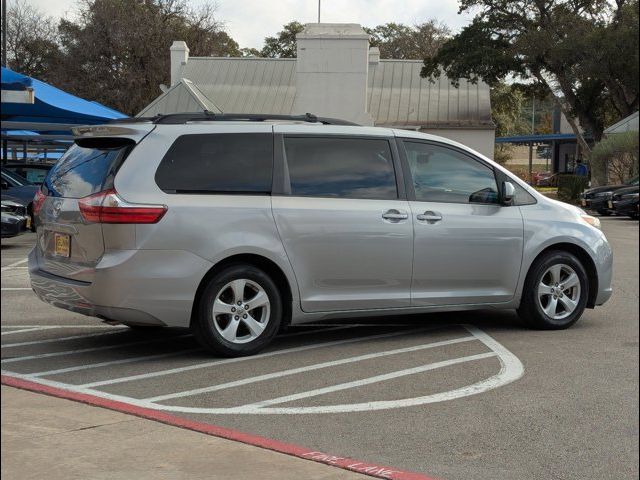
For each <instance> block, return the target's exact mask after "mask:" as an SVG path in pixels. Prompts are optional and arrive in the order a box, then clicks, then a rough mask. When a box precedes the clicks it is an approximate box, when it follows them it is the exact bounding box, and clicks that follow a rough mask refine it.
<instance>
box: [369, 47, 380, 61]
mask: <svg viewBox="0 0 640 480" xmlns="http://www.w3.org/2000/svg"><path fill="white" fill-rule="evenodd" d="M378 63H380V49H379V48H378V47H371V48H370V49H369V65H377V64H378Z"/></svg>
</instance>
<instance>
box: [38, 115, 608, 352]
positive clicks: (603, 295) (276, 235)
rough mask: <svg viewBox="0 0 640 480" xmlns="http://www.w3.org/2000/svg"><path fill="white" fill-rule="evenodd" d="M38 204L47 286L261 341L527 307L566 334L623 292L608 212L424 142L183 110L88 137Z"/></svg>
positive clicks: (212, 345)
mask: <svg viewBox="0 0 640 480" xmlns="http://www.w3.org/2000/svg"><path fill="white" fill-rule="evenodd" d="M75 134H76V140H75V145H73V146H72V147H71V148H70V149H69V150H68V151H67V153H66V154H65V155H64V157H63V158H62V159H61V160H60V161H59V162H58V163H57V164H56V166H55V167H54V168H53V169H52V170H51V172H50V174H49V176H48V177H47V179H46V181H45V182H44V184H43V186H42V189H41V191H40V192H39V193H38V194H37V196H36V199H35V201H34V210H35V212H36V222H37V237H38V240H37V245H36V247H35V248H34V250H33V251H32V252H31V254H30V257H29V271H30V274H31V282H32V286H33V289H34V291H35V292H36V294H37V295H38V296H39V297H40V298H41V299H42V300H44V301H46V302H48V303H51V304H53V305H55V306H58V307H61V308H65V309H68V310H72V311H74V312H81V313H84V314H86V315H91V316H96V317H99V318H102V319H105V320H108V321H111V322H119V323H122V324H126V325H130V326H133V327H135V326H149V325H156V326H163V325H166V326H179V327H190V328H191V329H192V331H193V332H194V334H195V335H196V337H197V338H198V339H199V341H200V342H201V343H202V344H204V345H205V346H206V347H207V348H209V349H210V350H211V351H213V352H215V353H217V354H221V355H228V356H235V355H249V354H253V353H255V352H258V351H259V350H261V349H263V348H264V347H265V346H266V345H267V344H268V343H269V342H270V341H271V340H272V339H273V337H274V336H275V335H276V334H277V333H278V331H279V330H281V328H282V327H284V326H286V325H288V324H294V323H301V322H308V321H313V320H318V319H325V318H345V317H354V316H372V315H389V314H399V313H427V312H438V311H452V310H471V309H478V308H497V309H517V310H518V312H519V314H520V316H521V317H522V318H523V319H524V320H525V321H526V322H527V323H528V324H529V325H530V326H532V327H535V328H545V329H561V328H566V327H569V326H570V325H572V324H573V323H575V322H576V321H577V320H578V319H579V318H580V316H581V315H582V313H583V311H584V309H585V307H586V308H593V307H595V306H597V305H602V304H603V303H605V302H606V301H607V300H608V299H609V297H610V296H611V275H612V266H611V265H612V253H611V248H610V246H609V243H608V242H607V239H606V238H605V236H604V234H603V233H602V232H601V231H600V229H599V226H600V224H599V221H598V219H596V218H594V217H591V216H589V215H587V214H586V213H585V212H584V211H582V210H580V209H579V208H576V207H573V206H570V205H567V204H564V203H560V202H557V201H554V200H551V199H548V198H546V197H544V196H542V195H540V194H538V193H537V192H536V191H535V190H533V189H531V188H530V187H529V186H527V185H526V184H524V183H523V182H521V181H520V180H519V179H518V178H517V177H515V176H513V175H512V174H510V173H509V172H508V171H507V170H505V169H504V168H502V167H500V166H499V165H497V164H496V163H494V162H492V161H491V160H489V159H487V158H486V157H483V156H482V155H480V154H478V153H477V152H475V151H473V150H471V149H469V148H467V147H465V146H464V145H460V144H458V143H455V142H453V141H450V140H447V139H444V138H440V137H436V136H432V135H426V134H422V133H416V132H411V131H406V130H393V129H387V128H373V127H360V126H353V125H350V124H347V122H341V121H332V120H326V119H318V118H316V117H314V116H311V115H306V116H300V117H278V116H255V115H215V116H214V115H212V114H207V113H203V114H176V115H165V116H159V117H155V118H153V119H138V120H133V119H130V120H127V121H124V122H120V123H113V124H109V125H103V126H96V127H82V128H79V129H76V130H75Z"/></svg>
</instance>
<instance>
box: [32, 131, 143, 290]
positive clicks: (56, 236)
mask: <svg viewBox="0 0 640 480" xmlns="http://www.w3.org/2000/svg"><path fill="white" fill-rule="evenodd" d="M140 127H142V128H140ZM152 129H153V125H140V126H138V125H136V127H135V128H132V129H127V128H124V127H122V126H118V127H108V126H101V127H87V128H86V129H84V130H83V135H82V136H80V137H78V138H76V140H75V141H74V144H73V145H72V146H71V147H70V148H69V150H67V152H66V153H65V154H64V156H63V157H62V158H61V159H60V160H59V161H58V163H57V164H56V165H55V166H54V167H53V168H52V169H51V171H50V172H49V174H48V175H47V177H46V179H45V181H44V182H43V184H42V187H41V190H40V192H38V193H37V194H36V199H35V201H34V213H35V217H36V226H37V243H36V253H37V257H38V264H39V268H40V269H41V270H43V271H45V272H48V273H51V274H54V275H57V276H61V277H66V278H70V279H74V280H79V281H86V282H90V281H92V279H93V272H94V267H95V266H96V265H97V264H98V262H99V261H100V259H101V258H102V256H103V254H104V251H105V243H104V238H103V225H102V223H100V222H96V221H88V220H87V216H86V214H85V215H84V216H83V214H82V212H81V208H80V207H81V205H82V203H83V202H85V203H86V202H87V199H88V198H93V197H94V196H95V195H99V194H100V192H105V191H110V189H112V188H113V181H114V178H115V176H116V173H117V172H118V169H119V168H120V166H121V165H122V164H123V163H124V161H125V160H126V158H127V156H128V155H129V154H130V153H131V151H132V150H133V148H135V146H136V144H137V143H138V142H139V141H140V140H141V139H142V138H144V136H146V134H148V133H149V132H150V131H151V130H152ZM114 133H119V134H120V135H119V136H116V135H113V134H114ZM122 133H125V135H122ZM110 134H111V135H110ZM131 227H132V228H134V227H133V225H132V226H131Z"/></svg>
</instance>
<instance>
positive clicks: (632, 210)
mask: <svg viewBox="0 0 640 480" xmlns="http://www.w3.org/2000/svg"><path fill="white" fill-rule="evenodd" d="M613 205H614V208H615V210H616V214H618V215H629V216H633V215H637V214H638V212H639V210H638V201H637V200H619V201H616V202H613Z"/></svg>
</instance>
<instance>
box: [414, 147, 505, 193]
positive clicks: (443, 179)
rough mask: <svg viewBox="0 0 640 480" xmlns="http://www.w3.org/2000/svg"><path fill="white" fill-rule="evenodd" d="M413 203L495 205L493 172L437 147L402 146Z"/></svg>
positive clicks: (475, 162) (495, 185) (468, 158)
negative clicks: (413, 196)
mask: <svg viewBox="0 0 640 480" xmlns="http://www.w3.org/2000/svg"><path fill="white" fill-rule="evenodd" d="M404 146H405V150H406V152H407V160H408V162H409V168H410V170H411V175H412V177H413V186H414V188H415V192H416V200H420V201H424V202H449V203H498V187H497V184H496V179H495V176H494V174H493V170H492V169H491V168H489V167H487V166H486V165H484V164H482V163H480V162H478V161H476V160H474V159H473V158H471V157H469V156H467V155H465V154H463V153H460V152H458V151H456V150H452V149H450V148H446V147H441V146H438V145H432V144H426V143H417V142H404Z"/></svg>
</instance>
